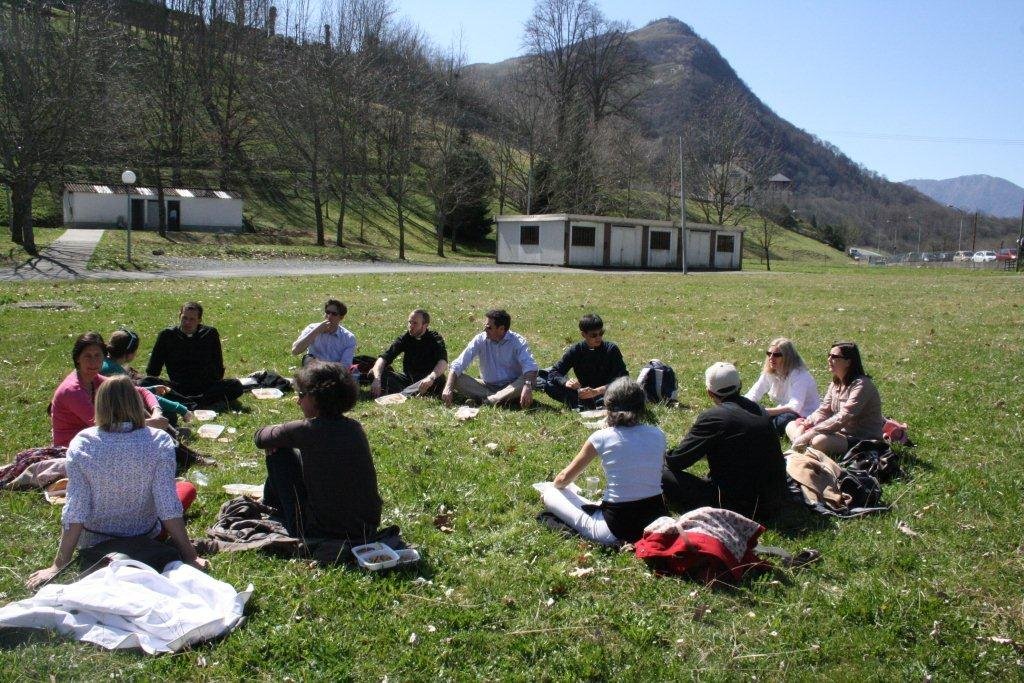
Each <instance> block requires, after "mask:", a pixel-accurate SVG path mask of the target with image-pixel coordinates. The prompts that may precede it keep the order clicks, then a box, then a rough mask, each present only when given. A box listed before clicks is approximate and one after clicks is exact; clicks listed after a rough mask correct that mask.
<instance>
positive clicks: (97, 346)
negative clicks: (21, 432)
mask: <svg viewBox="0 0 1024 683" xmlns="http://www.w3.org/2000/svg"><path fill="white" fill-rule="evenodd" d="M106 353H107V345H106V344H105V343H104V342H103V337H101V336H100V334H99V333H98V332H86V333H85V334H82V335H79V337H78V338H77V339H75V344H74V346H73V347H72V349H71V360H72V361H73V362H74V364H75V371H74V372H72V373H71V374H69V375H68V376H67V377H65V378H64V381H63V382H61V383H60V385H59V386H58V387H57V389H56V391H54V392H53V399H51V401H50V407H49V413H50V422H51V424H52V427H53V445H54V446H67V445H68V444H69V443H71V440H72V439H73V438H75V435H76V434H78V433H79V432H80V431H82V430H83V429H86V428H88V427H92V426H93V425H94V424H95V413H96V409H95V396H96V392H97V391H98V390H99V388H100V386H102V384H103V383H104V382H106V381H107V378H106V377H105V376H104V375H102V374H100V370H101V369H102V368H103V359H104V357H106ZM138 392H139V395H140V396H141V397H142V400H143V402H144V406H145V410H146V413H147V417H146V425H148V426H150V427H156V428H157V429H166V428H167V426H168V425H169V423H168V422H167V418H165V417H164V416H163V413H162V411H161V410H160V405H159V404H158V403H157V400H156V396H154V395H153V394H151V393H150V392H148V391H146V390H145V389H142V388H138Z"/></svg>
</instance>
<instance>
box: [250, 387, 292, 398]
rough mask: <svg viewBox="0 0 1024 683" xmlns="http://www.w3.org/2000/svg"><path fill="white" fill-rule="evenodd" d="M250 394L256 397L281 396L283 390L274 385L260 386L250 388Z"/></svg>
mask: <svg viewBox="0 0 1024 683" xmlns="http://www.w3.org/2000/svg"><path fill="white" fill-rule="evenodd" d="M252 395H253V396H255V397H256V398H263V399H268V398H281V397H282V396H284V392H283V391H281V390H280V389H278V388H276V387H260V388H258V389H253V390H252Z"/></svg>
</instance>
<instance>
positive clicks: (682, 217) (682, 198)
mask: <svg viewBox="0 0 1024 683" xmlns="http://www.w3.org/2000/svg"><path fill="white" fill-rule="evenodd" d="M684 180H685V177H684V176H683V136H682V135H680V136H679V224H680V226H681V228H680V230H679V239H681V240H682V241H683V242H682V247H683V250H682V254H683V275H686V267H687V266H686V185H685V184H684V182H683V181H684ZM741 249H742V246H741ZM740 253H741V254H742V253H743V252H742V251H741V252H740Z"/></svg>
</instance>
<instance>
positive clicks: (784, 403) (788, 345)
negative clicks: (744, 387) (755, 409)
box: [744, 337, 821, 436]
mask: <svg viewBox="0 0 1024 683" xmlns="http://www.w3.org/2000/svg"><path fill="white" fill-rule="evenodd" d="M764 355H765V358H764V367H763V368H762V369H761V376H760V377H758V378H757V381H756V382H754V386H752V387H750V390H749V391H748V392H747V393H746V394H744V396H746V397H747V398H749V399H750V400H751V401H753V402H755V403H757V402H758V401H760V400H761V397H762V396H764V395H765V394H768V397H769V398H771V399H772V401H774V402H775V405H774V406H772V407H770V408H765V413H767V415H768V417H770V418H771V421H772V427H774V428H775V433H776V434H778V435H779V436H782V435H783V434H785V433H786V430H787V425H789V424H790V423H791V422H792V421H793V420H795V419H797V418H798V417H807V416H808V415H810V414H811V413H813V412H814V411H815V410H817V408H818V405H819V404H820V403H821V400H820V399H819V398H818V383H817V382H815V381H814V378H813V377H811V373H810V372H808V371H807V366H806V365H804V361H803V359H802V358H801V357H800V354H799V353H797V352H796V347H795V346H794V345H793V342H792V341H790V340H789V339H786V338H785V337H779V338H778V339H773V340H772V341H771V343H769V344H768V350H767V351H765V354H764Z"/></svg>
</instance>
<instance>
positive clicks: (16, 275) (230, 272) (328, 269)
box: [0, 230, 749, 282]
mask: <svg viewBox="0 0 1024 683" xmlns="http://www.w3.org/2000/svg"><path fill="white" fill-rule="evenodd" d="M102 236H103V231H102V230H67V231H65V233H64V234H63V235H61V236H60V238H58V239H57V240H56V241H54V242H52V243H51V244H50V246H49V247H47V248H46V249H45V250H43V253H42V254H40V256H39V257H37V258H34V259H32V260H30V261H29V262H27V263H25V264H23V265H21V266H18V267H16V268H0V282H17V281H24V280H185V279H214V278H238V277H275V276H303V275H350V274H375V273H376V274H380V273H508V272H521V273H531V272H533V273H575V274H584V273H589V274H593V273H599V272H600V273H607V272H608V271H596V270H589V269H584V268H562V267H559V266H524V265H509V264H498V263H438V264H427V263H401V262H396V261H311V260H303V259H272V260H266V261H257V260H223V261H221V260H215V259H198V258H175V257H167V258H164V259H162V260H161V265H160V266H159V267H158V268H157V269H155V270H150V271H144V272H139V271H120V270H109V271H108V270H86V268H85V266H86V264H87V263H88V262H89V257H90V256H92V252H93V251H94V250H95V248H96V244H97V243H98V242H99V239H100V237H102ZM616 272H628V273H631V274H637V275H650V274H656V273H658V272H659V271H616ZM660 272H663V271H660ZM744 272H747V273H749V271H728V272H727V273H716V274H717V275H724V274H735V275H740V274H743V273H744Z"/></svg>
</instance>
